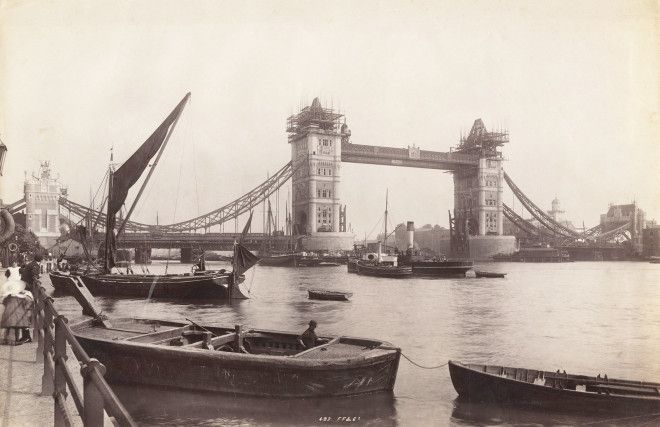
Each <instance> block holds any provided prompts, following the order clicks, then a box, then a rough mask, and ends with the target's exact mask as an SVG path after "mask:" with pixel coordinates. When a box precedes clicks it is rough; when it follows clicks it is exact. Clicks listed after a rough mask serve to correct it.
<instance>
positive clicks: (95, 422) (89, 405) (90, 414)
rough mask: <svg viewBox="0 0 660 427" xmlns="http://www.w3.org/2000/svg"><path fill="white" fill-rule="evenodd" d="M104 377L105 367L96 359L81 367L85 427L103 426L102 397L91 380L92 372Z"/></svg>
mask: <svg viewBox="0 0 660 427" xmlns="http://www.w3.org/2000/svg"><path fill="white" fill-rule="evenodd" d="M94 371H96V372H97V373H98V374H99V375H101V376H103V375H105V366H103V365H102V364H101V362H99V361H98V360H96V359H89V362H87V363H85V364H84V365H82V367H81V368H80V373H81V374H82V376H83V405H84V408H83V424H84V425H85V427H96V426H102V425H103V407H104V405H103V395H102V394H101V392H100V390H99V389H98V388H96V384H95V383H94V380H93V378H92V375H93V372H94Z"/></svg>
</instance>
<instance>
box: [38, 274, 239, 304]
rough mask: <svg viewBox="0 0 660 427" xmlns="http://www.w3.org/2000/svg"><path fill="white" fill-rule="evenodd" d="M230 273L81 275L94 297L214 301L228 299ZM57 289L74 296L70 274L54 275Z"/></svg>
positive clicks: (53, 280) (52, 279)
mask: <svg viewBox="0 0 660 427" xmlns="http://www.w3.org/2000/svg"><path fill="white" fill-rule="evenodd" d="M230 276H231V275H230V274H228V273H219V272H216V273H211V272H208V273H205V274H198V275H163V276H158V275H146V274H145V275H141V274H134V275H133V274H131V275H117V274H87V275H84V274H83V275H79V276H78V277H80V278H81V279H82V281H83V282H84V283H85V286H87V288H88V289H89V291H90V292H91V293H92V295H101V296H115V297H130V298H147V297H151V298H176V299H213V298H226V297H227V287H228V286H229V281H230V280H231V279H230ZM50 279H51V282H52V284H53V287H54V288H55V290H57V291H59V292H63V293H70V287H71V286H72V282H71V279H69V278H68V275H65V274H62V273H57V272H55V273H50Z"/></svg>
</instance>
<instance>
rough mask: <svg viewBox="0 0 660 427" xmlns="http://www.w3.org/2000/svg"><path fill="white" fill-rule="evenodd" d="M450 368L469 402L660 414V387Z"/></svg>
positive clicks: (520, 370)
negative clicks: (653, 412) (659, 412)
mask: <svg viewBox="0 0 660 427" xmlns="http://www.w3.org/2000/svg"><path fill="white" fill-rule="evenodd" d="M448 365H449V374H450V376H451V381H452V383H453V384H454V388H455V389H456V392H458V394H459V396H460V397H461V398H465V399H468V400H475V401H495V402H501V403H525V404H531V405H535V406H542V407H548V408H554V409H577V410H583V411H617V412H624V413H629V414H634V413H638V412H649V411H655V412H658V411H660V383H653V382H645V381H629V380H619V379H608V378H607V377H606V376H605V377H603V378H601V377H600V375H599V376H597V377H590V376H585V375H572V374H566V373H565V372H564V373H559V371H557V372H547V371H539V370H533V369H524V368H509V367H504V366H493V365H474V364H463V363H459V362H454V361H451V360H450V361H449V363H448Z"/></svg>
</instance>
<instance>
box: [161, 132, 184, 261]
mask: <svg viewBox="0 0 660 427" xmlns="http://www.w3.org/2000/svg"><path fill="white" fill-rule="evenodd" d="M184 152H185V151H184V150H183V144H181V156H179V159H180V160H181V161H180V163H179V179H178V181H177V184H176V197H175V198H174V214H173V216H172V222H175V221H176V209H177V206H178V205H179V190H180V189H181V173H182V171H183V153H184ZM171 252H172V240H170V246H169V248H167V261H166V262H165V274H167V268H168V267H169V266H170V255H171Z"/></svg>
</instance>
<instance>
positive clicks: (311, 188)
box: [5, 98, 643, 261]
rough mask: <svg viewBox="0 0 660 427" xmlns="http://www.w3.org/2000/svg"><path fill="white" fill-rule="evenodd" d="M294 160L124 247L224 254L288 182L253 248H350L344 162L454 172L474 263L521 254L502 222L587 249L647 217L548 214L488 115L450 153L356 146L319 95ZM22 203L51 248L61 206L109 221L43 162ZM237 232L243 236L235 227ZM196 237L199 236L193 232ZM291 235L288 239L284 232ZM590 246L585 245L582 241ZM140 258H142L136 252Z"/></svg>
mask: <svg viewBox="0 0 660 427" xmlns="http://www.w3.org/2000/svg"><path fill="white" fill-rule="evenodd" d="M286 130H287V133H288V143H289V145H290V150H291V161H290V162H288V163H287V164H285V165H284V166H282V167H281V168H280V169H279V170H278V171H277V172H276V173H275V174H273V175H272V176H270V177H269V178H268V179H267V180H266V181H264V182H262V183H260V184H259V185H257V186H255V187H254V188H253V189H252V190H250V191H249V192H247V193H246V194H244V195H242V196H241V197H239V198H237V199H236V200H233V201H231V202H229V203H226V204H224V205H223V206H221V207H219V208H217V209H215V210H213V211H211V212H208V213H206V214H204V215H201V216H198V217H195V218H191V219H188V220H186V221H180V222H177V223H173V224H165V225H160V224H159V225H153V224H145V223H140V222H136V221H132V220H129V221H127V222H126V224H125V233H124V234H123V235H122V237H121V238H120V240H119V242H118V244H119V245H120V246H123V247H131V248H135V250H136V257H138V258H139V259H141V260H145V261H148V259H149V254H150V251H151V249H152V248H159V247H164V246H163V245H164V244H165V243H164V242H167V247H174V248H180V249H181V254H182V261H190V259H189V258H190V257H191V252H192V249H194V248H203V249H215V250H223V249H227V248H228V247H231V244H232V243H233V240H234V239H235V237H236V235H235V234H232V233H211V232H210V230H211V227H214V226H218V225H223V224H225V223H228V222H229V221H235V223H236V224H237V220H238V218H239V216H241V215H244V214H249V213H250V212H251V211H252V210H254V209H255V208H256V207H258V206H259V205H261V204H263V206H264V211H265V206H266V204H269V203H270V202H269V197H270V196H271V195H273V193H275V192H276V191H277V190H278V189H279V188H280V187H282V186H283V185H284V184H285V183H287V182H288V181H289V180H291V188H292V204H291V206H292V210H291V213H290V214H288V215H287V218H286V227H285V228H286V230H285V232H284V233H281V232H279V236H275V237H273V236H272V235H273V234H276V233H275V231H276V228H277V224H274V227H271V222H270V220H269V222H268V224H269V226H268V228H269V230H268V231H266V230H263V232H262V233H252V234H250V235H249V238H248V239H247V244H248V245H249V246H252V247H253V248H255V249H257V248H258V247H259V246H261V245H263V244H264V242H265V241H266V240H268V241H276V242H278V243H277V244H278V245H280V246H282V245H284V246H286V245H287V242H289V243H290V242H295V243H296V244H297V246H298V247H299V248H301V249H306V250H313V251H318V250H330V251H332V250H349V249H352V248H353V243H354V236H353V234H352V233H351V232H349V231H348V230H347V227H346V224H347V207H346V205H342V198H341V184H342V181H341V177H342V174H341V164H342V163H344V162H346V163H362V164H374V165H385V166H399V167H409V168H424V169H436V170H443V171H448V172H450V173H452V175H453V182H454V209H453V214H452V213H450V230H451V242H450V247H451V251H452V254H453V255H455V256H465V257H470V258H474V259H489V258H490V257H491V256H492V255H494V254H498V253H510V252H513V251H514V250H515V249H516V245H517V243H516V238H515V236H512V235H505V233H504V221H505V219H506V220H507V221H508V222H509V223H511V224H512V225H513V226H515V227H516V228H517V229H518V230H519V231H520V232H522V233H523V234H524V235H526V236H528V237H529V238H531V239H536V240H539V241H547V242H552V243H553V244H555V245H559V246H565V247H584V246H585V244H588V245H591V246H594V245H596V246H597V245H606V244H607V242H611V241H613V240H616V239H619V240H620V239H624V240H627V241H630V242H631V244H632V246H633V247H637V246H639V244H640V242H641V234H642V233H641V229H642V227H643V218H642V219H641V220H640V218H639V215H637V214H636V213H633V214H631V215H628V216H626V217H625V218H624V219H623V220H621V221H619V222H617V223H612V222H607V221H604V220H602V219H601V223H600V224H599V225H598V226H596V227H593V228H592V229H589V230H584V231H582V232H579V231H576V230H574V229H572V228H569V227H566V226H565V225H562V224H561V223H560V222H559V221H557V220H556V219H555V218H553V217H552V215H550V214H548V213H546V212H544V211H543V210H542V209H541V208H539V207H538V206H537V205H536V204H534V203H533V202H532V201H531V199H530V198H529V197H527V196H526V195H525V193H523V192H522V190H521V189H520V188H519V187H518V186H517V185H516V184H515V183H514V182H513V180H512V179H511V177H510V176H509V175H508V174H507V173H506V172H505V171H504V168H503V160H504V159H503V156H502V152H501V149H502V147H503V146H504V145H505V144H506V143H508V142H509V134H508V132H506V131H504V130H498V131H488V130H487V129H486V127H485V125H484V123H483V121H482V120H481V119H477V120H475V122H474V124H473V126H472V128H471V130H470V132H469V134H468V135H466V136H464V137H461V138H460V140H459V143H458V145H457V147H455V148H454V149H451V150H450V151H449V152H438V151H428V150H422V149H420V148H419V147H416V146H414V145H413V146H407V147H406V148H395V147H384V146H374V145H364V144H355V143H353V142H352V141H351V136H352V135H351V131H350V129H349V128H348V126H347V124H346V121H345V118H344V116H343V115H342V114H340V113H338V112H336V111H335V110H334V109H332V108H327V107H323V106H322V105H321V103H320V102H319V100H318V98H315V99H314V101H313V102H312V103H311V105H309V106H307V107H304V108H303V109H301V110H300V112H299V113H297V114H294V115H292V116H290V117H289V118H288V119H287V127H286ZM505 183H506V184H507V185H508V186H509V188H510V189H511V190H512V192H513V194H514V195H515V196H516V198H517V199H518V200H519V201H520V202H521V204H522V206H524V208H525V209H526V210H527V211H528V212H529V213H530V214H531V215H532V217H533V218H534V219H535V220H536V222H537V224H533V223H531V222H530V221H528V220H525V219H523V218H522V217H521V216H520V215H518V214H517V213H516V212H515V211H514V210H513V209H511V208H510V207H509V206H507V205H506V204H505V203H504V202H503V187H504V184H505ZM24 190H25V191H24V197H23V198H22V199H20V200H18V201H16V202H14V203H12V204H11V205H8V206H5V208H6V209H8V210H9V211H10V213H12V214H13V213H17V212H20V211H22V210H25V222H26V226H27V228H28V229H30V230H31V231H33V232H34V233H35V234H36V235H37V236H38V237H40V239H41V240H43V242H42V244H44V246H48V245H49V244H51V243H52V242H53V241H54V239H55V238H56V234H57V233H55V231H57V230H59V221H60V216H61V215H62V213H63V212H62V211H61V209H64V210H66V211H67V212H68V214H69V216H73V217H74V218H77V219H78V222H77V223H83V224H84V225H85V226H86V228H87V230H88V231H89V232H90V233H91V232H93V230H98V229H102V228H103V226H104V225H105V224H106V216H105V214H104V213H103V212H101V211H102V210H103V206H101V207H99V208H98V209H94V208H92V207H88V206H84V205H82V204H80V203H76V202H74V201H72V200H70V199H69V198H68V197H67V196H66V193H65V192H63V191H62V189H61V188H60V185H59V183H57V182H56V180H54V179H53V178H52V177H51V175H50V168H49V165H48V164H47V163H46V164H45V165H42V171H41V175H40V176H34V177H33V178H32V179H31V180H30V182H29V183H28V182H27V181H26V184H25V187H24ZM235 231H237V230H235ZM193 232H195V233H193ZM282 234H285V235H286V236H284V235H282ZM585 242H586V243H585ZM138 254H139V255H138Z"/></svg>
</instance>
